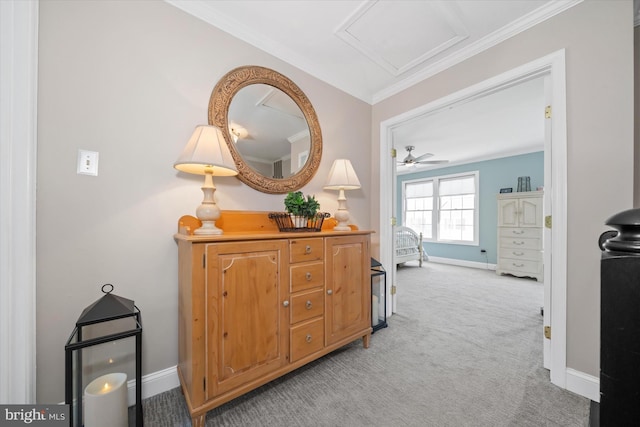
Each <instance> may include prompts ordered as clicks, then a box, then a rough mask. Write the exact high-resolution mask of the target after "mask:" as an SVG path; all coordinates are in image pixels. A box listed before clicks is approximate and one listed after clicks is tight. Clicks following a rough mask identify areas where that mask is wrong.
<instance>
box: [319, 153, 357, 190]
mask: <svg viewBox="0 0 640 427" xmlns="http://www.w3.org/2000/svg"><path fill="white" fill-rule="evenodd" d="M358 188H360V181H359V180H358V176H357V175H356V171H354V170H353V166H352V165H351V161H350V160H348V159H336V160H335V161H334V162H333V165H332V166H331V170H330V171H329V176H328V178H327V182H326V183H325V185H324V189H325V190H356V189H358Z"/></svg>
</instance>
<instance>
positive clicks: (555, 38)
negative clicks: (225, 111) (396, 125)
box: [371, 0, 633, 376]
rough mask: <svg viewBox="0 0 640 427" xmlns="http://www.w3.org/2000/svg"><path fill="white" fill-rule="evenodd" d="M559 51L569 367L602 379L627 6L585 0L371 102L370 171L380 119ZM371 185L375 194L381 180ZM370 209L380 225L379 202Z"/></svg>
mask: <svg viewBox="0 0 640 427" xmlns="http://www.w3.org/2000/svg"><path fill="white" fill-rule="evenodd" d="M563 48H564V49H566V69H567V133H568V148H567V150H568V165H567V175H568V199H567V205H568V228H569V229H568V230H567V233H568V254H567V255H568V266H567V268H568V274H567V276H568V277H567V288H568V291H567V293H568V295H567V298H568V304H567V305H568V306H567V366H568V367H569V368H573V369H576V370H578V371H582V372H585V373H587V374H591V375H593V376H599V328H600V326H599V325H600V317H599V312H600V309H599V304H600V289H599V286H600V278H599V275H600V266H599V261H600V251H599V250H598V247H597V244H596V242H597V238H598V236H599V235H600V233H601V232H602V231H603V230H604V229H605V227H604V225H603V224H604V221H605V220H606V219H607V218H608V217H609V216H611V215H612V214H614V213H616V212H618V211H621V210H624V209H629V208H630V207H631V206H632V202H633V52H632V49H633V23H632V4H631V1H628V0H627V1H616V2H610V1H592V0H587V1H585V2H583V3H581V4H579V5H577V6H575V7H573V8H571V9H569V10H568V11H566V12H564V13H562V14H560V15H558V16H556V17H554V18H552V19H550V20H548V21H546V22H544V23H542V24H539V25H537V26H536V27H534V28H531V29H529V30H528V31H525V32H523V33H521V34H520V35H517V36H515V37H513V38H511V39H509V40H507V41H505V42H503V43H501V44H499V45H497V46H495V47H493V48H491V49H489V50H487V51H485V52H483V53H481V54H479V55H477V56H475V57H473V58H471V59H469V60H467V61H464V62H463V63H461V64H459V65H457V66H455V67H452V68H450V69H448V70H446V71H443V72H441V73H440V74H438V75H436V76H434V77H432V78H430V79H428V80H426V81H424V82H422V83H420V84H417V85H415V86H414V87H412V88H410V89H408V90H406V91H404V92H402V93H400V94H398V95H396V96H394V97H392V98H389V99H387V100H385V101H383V102H381V103H379V104H377V105H375V106H374V108H373V124H372V125H373V127H372V133H373V145H374V146H373V150H372V164H373V165H374V175H376V171H375V168H377V166H376V165H379V139H380V137H379V127H380V122H381V121H383V120H386V119H388V118H391V117H394V116H397V115H398V114H400V113H403V112H405V111H408V110H410V109H413V108H416V107H418V106H421V105H424V104H427V103H428V102H430V101H433V100H437V99H438V98H441V97H443V96H445V95H448V94H451V93H453V92H456V91H458V90H461V89H463V88H466V87H468V86H470V85H473V84H475V83H478V82H481V81H483V80H486V79H488V78H490V77H492V76H495V75H498V74H501V73H503V72H506V71H508V70H511V69H513V68H515V67H517V66H520V65H522V64H525V63H527V62H530V61H532V60H535V59H537V58H540V57H543V56H545V55H548V54H550V53H552V52H555V51H557V50H559V49H563ZM372 184H373V194H377V193H378V188H377V187H378V185H377V181H376V180H375V179H374V180H373V181H372ZM371 206H372V212H374V214H373V215H372V218H371V220H372V221H373V223H374V224H376V223H378V221H379V219H378V216H377V215H376V212H377V207H378V206H379V200H378V199H377V198H376V197H374V198H373V199H372V205H371Z"/></svg>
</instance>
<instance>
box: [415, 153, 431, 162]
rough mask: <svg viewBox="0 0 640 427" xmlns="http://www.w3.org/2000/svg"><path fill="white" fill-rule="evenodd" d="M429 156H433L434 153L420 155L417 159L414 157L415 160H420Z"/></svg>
mask: <svg viewBox="0 0 640 427" xmlns="http://www.w3.org/2000/svg"><path fill="white" fill-rule="evenodd" d="M429 157H433V154H431V153H424V154H423V155H422V156H418V157H416V158H415V159H413V161H414V162H419V161H420V160H422V159H428V158H429Z"/></svg>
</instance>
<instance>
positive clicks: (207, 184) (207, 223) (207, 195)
mask: <svg viewBox="0 0 640 427" xmlns="http://www.w3.org/2000/svg"><path fill="white" fill-rule="evenodd" d="M202 192H203V193H204V199H203V200H202V204H201V205H200V206H198V209H196V216H197V217H198V219H199V220H200V221H202V227H200V228H196V229H195V230H194V232H193V234H196V235H198V236H202V235H205V236H206V235H215V234H222V230H221V229H219V228H218V227H216V220H217V219H219V218H220V208H219V207H218V205H217V204H216V201H215V199H214V193H215V192H216V187H215V185H213V177H212V175H211V174H206V175H205V176H204V185H203V186H202Z"/></svg>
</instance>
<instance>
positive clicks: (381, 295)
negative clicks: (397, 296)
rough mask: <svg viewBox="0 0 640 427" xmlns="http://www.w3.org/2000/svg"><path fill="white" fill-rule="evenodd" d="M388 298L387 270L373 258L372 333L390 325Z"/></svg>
mask: <svg viewBox="0 0 640 427" xmlns="http://www.w3.org/2000/svg"><path fill="white" fill-rule="evenodd" d="M386 298H387V272H386V271H385V269H384V267H382V264H381V263H380V261H378V260H377V259H375V258H371V327H372V328H373V331H372V332H371V333H374V332H375V331H377V330H378V329H382V328H386V327H387V326H388V325H387V299H386Z"/></svg>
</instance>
